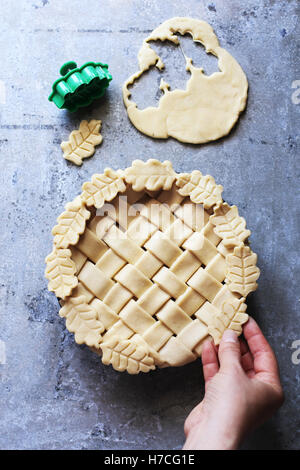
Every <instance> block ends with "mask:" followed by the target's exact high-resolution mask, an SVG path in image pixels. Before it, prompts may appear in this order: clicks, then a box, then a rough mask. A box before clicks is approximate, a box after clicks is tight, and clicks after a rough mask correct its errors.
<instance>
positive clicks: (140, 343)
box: [46, 160, 259, 374]
mask: <svg viewBox="0 0 300 470" xmlns="http://www.w3.org/2000/svg"><path fill="white" fill-rule="evenodd" d="M222 190H223V188H222V186H220V185H217V184H216V183H215V180H214V179H213V178H212V177H211V176H203V175H202V174H201V172H200V171H198V170H195V171H193V172H192V173H183V174H176V173H175V172H174V170H173V168H172V165H171V163H170V162H168V161H165V162H163V163H162V162H159V161H157V160H148V161H147V162H143V161H140V160H135V161H134V162H133V163H132V166H131V167H129V168H127V169H126V170H124V171H122V170H118V171H113V170H112V169H106V170H105V171H104V173H103V174H95V175H94V176H93V177H92V180H91V182H87V183H84V185H83V192H82V194H81V195H80V196H78V197H76V199H75V200H74V201H73V202H70V203H68V204H67V205H66V209H65V212H63V213H62V214H61V215H60V216H59V217H58V220H57V225H56V226H55V227H54V228H53V231H52V233H53V236H54V245H53V250H52V252H51V254H50V255H49V256H48V257H47V258H46V264H47V268H46V277H47V279H48V280H49V290H50V291H53V292H55V294H56V296H57V297H58V298H59V299H60V303H61V306H62V308H61V310H60V312H59V313H60V316H61V317H64V318H65V319H66V326H67V328H68V330H69V331H71V332H73V333H74V334H75V340H76V342H77V343H79V344H83V343H85V344H87V345H88V346H89V347H91V348H92V349H93V350H95V351H96V352H98V353H99V354H100V355H102V361H103V363H104V364H112V366H113V367H114V369H116V370H118V371H124V370H127V371H128V372H129V373H131V374H136V373H138V372H148V371H149V370H151V369H155V367H156V366H158V367H167V366H181V365H184V364H187V363H189V362H191V361H194V360H195V359H196V358H197V357H199V356H200V355H201V349H202V345H203V342H204V341H205V340H206V339H208V338H209V337H212V338H213V340H214V342H215V344H218V343H219V342H220V339H221V337H222V334H223V332H224V330H225V329H227V328H231V329H233V330H235V331H236V332H237V333H238V334H240V333H241V332H242V325H243V324H244V323H245V322H246V321H247V319H248V316H247V314H246V303H245V298H246V296H247V295H248V294H249V292H251V291H253V290H255V289H256V288H257V284H256V280H257V278H258V277H259V269H258V268H257V267H256V261H257V256H256V255H255V254H254V253H253V252H252V251H251V249H250V247H249V245H248V243H247V240H248V237H249V235H250V231H249V230H247V229H246V223H245V220H244V219H243V218H242V217H240V216H239V214H238V209H237V207H236V206H230V205H228V204H227V203H226V202H223V200H222V196H221V194H222Z"/></svg>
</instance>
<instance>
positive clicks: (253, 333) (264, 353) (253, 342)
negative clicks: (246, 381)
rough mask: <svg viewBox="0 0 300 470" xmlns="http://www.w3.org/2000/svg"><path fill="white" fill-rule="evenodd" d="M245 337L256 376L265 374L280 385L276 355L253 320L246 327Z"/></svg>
mask: <svg viewBox="0 0 300 470" xmlns="http://www.w3.org/2000/svg"><path fill="white" fill-rule="evenodd" d="M244 336H245V339H246V341H247V343H248V346H249V349H250V352H251V354H252V356H253V368H254V371H255V373H256V374H264V375H266V376H268V377H270V378H271V379H273V381H275V383H276V384H278V383H279V384H280V380H279V371H278V365H277V360H276V357H275V354H274V352H273V350H272V348H271V346H270V345H269V343H268V341H267V340H266V338H265V337H264V335H263V333H262V331H261V329H260V328H259V326H258V325H257V323H256V321H255V320H253V318H251V317H249V321H248V322H247V324H246V325H245V326H244Z"/></svg>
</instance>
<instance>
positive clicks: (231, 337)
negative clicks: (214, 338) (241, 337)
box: [222, 330, 238, 343]
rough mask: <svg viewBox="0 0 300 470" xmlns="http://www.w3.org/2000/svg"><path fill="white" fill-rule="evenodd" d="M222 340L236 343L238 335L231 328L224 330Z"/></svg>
mask: <svg viewBox="0 0 300 470" xmlns="http://www.w3.org/2000/svg"><path fill="white" fill-rule="evenodd" d="M222 341H224V343H237V342H238V337H237V334H236V332H235V331H233V330H225V331H224V334H223V337H222Z"/></svg>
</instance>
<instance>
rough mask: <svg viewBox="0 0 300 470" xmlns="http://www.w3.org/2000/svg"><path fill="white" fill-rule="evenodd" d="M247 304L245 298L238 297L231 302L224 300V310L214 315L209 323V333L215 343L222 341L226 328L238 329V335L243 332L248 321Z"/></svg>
mask: <svg viewBox="0 0 300 470" xmlns="http://www.w3.org/2000/svg"><path fill="white" fill-rule="evenodd" d="M246 309H247V305H246V304H245V298H244V297H242V298H241V299H236V300H233V301H231V302H224V304H223V307H222V311H221V310H220V311H219V313H217V314H216V315H214V316H213V317H212V320H211V323H210V324H209V325H208V333H209V334H210V335H211V336H212V337H213V339H214V343H215V344H216V345H217V344H219V343H220V341H221V338H222V336H223V333H224V331H225V330H226V329H231V330H234V331H236V333H237V334H238V335H240V334H241V333H242V331H243V330H242V325H243V324H244V323H246V322H247V321H248V318H249V317H248V315H247V313H245V312H246Z"/></svg>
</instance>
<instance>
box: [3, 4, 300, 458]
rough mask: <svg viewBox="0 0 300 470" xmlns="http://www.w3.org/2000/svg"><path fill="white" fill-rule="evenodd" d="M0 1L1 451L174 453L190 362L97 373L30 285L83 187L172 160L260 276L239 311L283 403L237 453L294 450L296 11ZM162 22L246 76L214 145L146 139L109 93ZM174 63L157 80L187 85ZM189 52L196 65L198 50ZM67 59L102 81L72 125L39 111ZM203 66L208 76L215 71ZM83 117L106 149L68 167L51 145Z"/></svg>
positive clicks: (191, 398) (54, 308) (194, 385)
mask: <svg viewBox="0 0 300 470" xmlns="http://www.w3.org/2000/svg"><path fill="white" fill-rule="evenodd" d="M0 3H1V5H0V9H1V14H0V51H1V54H0V56H1V68H0V161H1V171H0V198H1V203H0V216H1V219H0V220H1V224H2V229H1V233H0V246H1V264H0V340H1V343H0V359H1V360H0V362H1V364H0V376H1V390H0V421H1V431H0V448H2V449H8V448H15V449H30V448H31V449H46V448H50V449H68V448H69V449H161V448H169V449H179V448H180V447H181V446H182V444H183V440H184V435H183V423H184V419H185V418H186V416H187V414H188V413H189V412H190V410H191V409H192V408H193V407H194V406H195V404H196V403H197V402H198V401H199V399H200V397H201V396H202V394H203V377H202V374H201V362H200V361H197V362H195V363H193V364H190V365H188V366H186V367H183V368H179V369H165V370H158V371H155V372H153V373H150V374H148V375H140V376H137V377H131V376H128V375H127V374H119V373H117V372H115V371H113V370H112V369H111V368H110V367H105V366H103V365H102V364H101V361H99V359H98V357H97V356H96V355H95V354H93V353H92V352H90V351H89V350H88V348H86V347H83V346H82V347H80V346H77V345H76V344H75V343H74V339H73V336H72V335H70V334H69V333H67V331H66V329H65V326H64V322H63V321H62V320H61V319H59V317H58V315H57V313H58V305H57V301H56V299H55V296H54V295H53V294H50V293H49V292H48V291H47V284H46V281H45V279H44V277H43V273H44V258H45V256H46V255H47V254H48V252H49V251H50V249H51V242H52V237H51V228H52V226H53V225H54V223H55V220H56V217H57V215H58V214H59V213H60V212H61V211H62V208H63V206H64V204H65V203H66V202H67V201H69V200H72V199H73V197H74V196H75V195H76V194H78V193H79V191H80V188H81V184H82V183H83V182H84V181H86V180H88V179H89V178H90V177H91V175H92V174H93V173H95V172H101V171H102V170H103V169H104V168H105V167H106V166H111V167H113V168H119V167H126V166H128V165H129V164H130V162H131V161H132V159H135V158H140V159H144V160H146V159H148V158H149V157H155V158H158V159H161V160H164V159H169V160H171V161H172V163H173V165H174V168H175V170H177V171H191V170H193V169H195V168H199V169H201V170H202V171H203V172H204V174H206V173H208V174H212V175H213V176H214V177H215V178H216V181H217V182H218V183H220V184H222V185H223V186H224V188H225V191H224V198H225V200H227V201H229V202H230V203H236V204H237V205H238V207H239V208H240V213H241V214H242V215H243V216H244V217H245V218H246V220H247V223H248V227H249V228H250V229H251V230H252V232H253V233H252V236H251V242H252V247H253V250H254V251H255V252H257V253H258V256H259V267H260V269H261V277H260V281H259V290H258V291H257V292H255V293H254V294H253V295H252V297H251V298H250V300H249V302H248V305H249V308H248V310H249V312H250V313H251V314H252V315H253V316H254V317H255V318H256V319H257V320H258V321H259V323H260V325H261V327H262V328H263V330H264V332H265V334H266V336H267V338H268V339H269V341H270V342H271V344H272V346H273V347H274V349H275V351H276V354H277V357H278V360H279V364H280V369H281V374H282V381H283V385H284V389H285V394H286V401H285V404H284V406H283V408H282V409H281V410H280V411H279V412H278V413H277V414H276V416H275V417H274V418H273V419H272V420H271V421H269V422H268V423H267V424H266V425H264V426H263V427H262V428H261V429H260V430H258V431H256V432H255V433H253V435H252V436H250V437H249V439H248V440H247V442H246V443H245V444H244V448H249V449H296V448H299V447H300V445H299V444H300V438H299V428H300V426H299V409H300V403H299V378H300V376H299V371H300V365H299V364H298V365H297V364H296V363H293V361H292V353H293V349H292V345H293V342H294V341H296V340H300V329H299V323H300V321H299V257H298V254H299V236H298V233H299V212H298V207H299V192H298V188H299V165H298V158H299V112H300V104H297V102H298V101H299V96H298V94H297V90H296V89H293V88H292V84H293V82H295V81H296V80H300V69H299V23H298V19H299V3H298V2H297V0H290V1H284V0H282V1H281V0H272V1H271V0H265V1H263V0H261V1H259V0H256V1H255V0H247V1H243V2H241V1H239V0H231V1H225V0H224V1H223V0H209V1H205V0H187V1H186V2H183V1H178V0H165V1H158V0H152V1H151V0H105V1H100V0H89V1H82V0H73V1H72V2H70V1H67V0H28V1H27V0H1V2H0ZM172 16H193V17H196V18H200V19H203V20H206V21H208V22H209V23H210V24H211V25H212V26H213V27H214V29H215V31H216V34H217V35H218V37H219V40H220V43H221V45H222V46H223V47H225V48H227V49H228V51H229V52H230V53H231V54H232V55H233V56H234V57H235V58H236V59H237V60H238V61H239V63H240V64H241V66H242V67H243V69H244V70H245V72H246V74H247V77H248V80H249V85H250V89H249V100H248V106H247V109H246V111H245V113H243V115H242V117H241V119H240V121H239V123H238V125H237V126H236V127H235V129H234V130H233V132H232V133H231V134H230V135H229V136H228V137H227V138H224V139H221V140H219V141H218V142H215V143H211V144H207V145H202V146H192V145H184V144H181V143H179V142H177V141H175V140H173V139H169V140H168V141H158V140H152V139H150V138H148V137H146V136H144V135H142V134H140V133H139V132H138V131H137V130H136V129H135V128H133V126H132V125H131V124H130V122H129V120H128V118H127V115H126V112H125V109H124V106H123V103H122V98H121V85H122V83H123V82H124V80H125V79H126V78H127V76H128V75H129V74H131V73H133V72H134V71H136V70H137V52H138V49H139V47H140V45H141V43H142V40H143V38H144V37H145V36H146V34H147V33H148V32H150V31H151V30H152V29H153V28H154V27H156V26H157V25H158V24H159V23H160V22H162V21H163V20H165V19H168V18H170V17H172ZM187 42H188V41H187ZM187 47H192V46H191V44H190V41H189V44H188V46H187ZM173 49H174V48H172V47H171V46H166V50H165V52H164V53H165V57H166V62H167V65H168V63H169V64H173V65H172V68H171V69H170V68H169V69H168V70H167V71H166V72H164V73H166V74H168V75H164V76H166V77H167V78H168V80H169V82H170V83H171V86H173V87H174V86H175V85H177V84H178V83H179V85H180V84H181V86H184V82H185V80H186V77H185V76H184V75H182V74H184V73H185V72H182V62H181V63H180V64H179V62H180V61H179V62H178V58H177V59H176V57H175V56H174V57H175V59H174V57H173V52H174V51H173ZM196 49H197V50H196ZM194 52H195V54H199V57H200V59H199V61H200V63H201V60H202V59H203V60H206V59H205V57H204V56H205V54H203V51H201V47H200V46H199V47H198V48H194ZM174 54H175V55H176V52H174ZM71 59H73V60H76V61H77V63H78V64H83V63H84V62H85V61H87V60H102V61H105V62H106V61H107V62H108V63H109V65H110V70H111V72H112V75H113V77H114V79H113V81H112V83H111V85H110V87H109V91H108V92H107V94H106V96H105V98H104V99H103V100H101V101H98V102H97V103H94V104H93V105H91V106H90V107H89V108H87V109H85V110H82V111H80V112H77V113H75V114H68V113H67V112H65V111H60V110H58V109H57V108H56V107H55V106H54V105H53V104H52V103H49V102H48V101H47V97H48V94H49V92H50V87H51V84H52V82H53V81H54V80H55V79H56V78H57V77H58V71H59V68H60V65H61V64H63V63H64V62H65V61H66V60H71ZM206 67H207V70H208V71H209V72H211V71H213V70H215V68H216V62H215V61H214V60H211V61H210V62H209V63H207V62H206ZM173 73H174V75H173ZM158 76H159V73H158V72H157V73H156V74H155V72H153V73H152V74H151V73H150V74H149V75H148V76H146V77H145V78H144V79H143V80H145V81H144V82H143V81H141V82H140V83H139V84H138V85H137V87H136V90H134V93H135V98H136V99H138V102H139V103H142V102H143V104H151V103H152V102H155V100H156V101H157V99H158V98H159V93H157V78H158ZM183 77H184V80H183ZM176 80H177V81H178V82H176ZM147 81H148V82H149V83H150V82H151V83H152V87H153V88H152V89H151V93H150V92H149V93H148V94H146V92H145V86H144V85H145V84H146V82H147ZM174 84H175V85H174ZM294 86H297V83H296V84H295V83H294ZM298 86H299V82H298ZM293 93H294V95H293ZM292 95H293V97H292ZM293 101H294V102H293ZM83 118H88V119H90V118H100V119H102V121H103V137H104V140H103V144H102V146H101V147H98V149H97V151H96V154H95V156H94V157H93V158H91V159H89V160H86V161H85V162H84V164H83V166H82V167H81V168H77V167H75V166H73V165H72V164H71V163H68V162H66V161H65V160H64V159H63V158H62V152H61V149H60V145H59V144H60V142H61V141H62V140H65V139H66V138H67V136H68V134H69V132H70V131H71V130H73V129H74V128H75V127H77V126H78V124H79V122H80V120H81V119H83ZM294 362H295V361H294Z"/></svg>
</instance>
